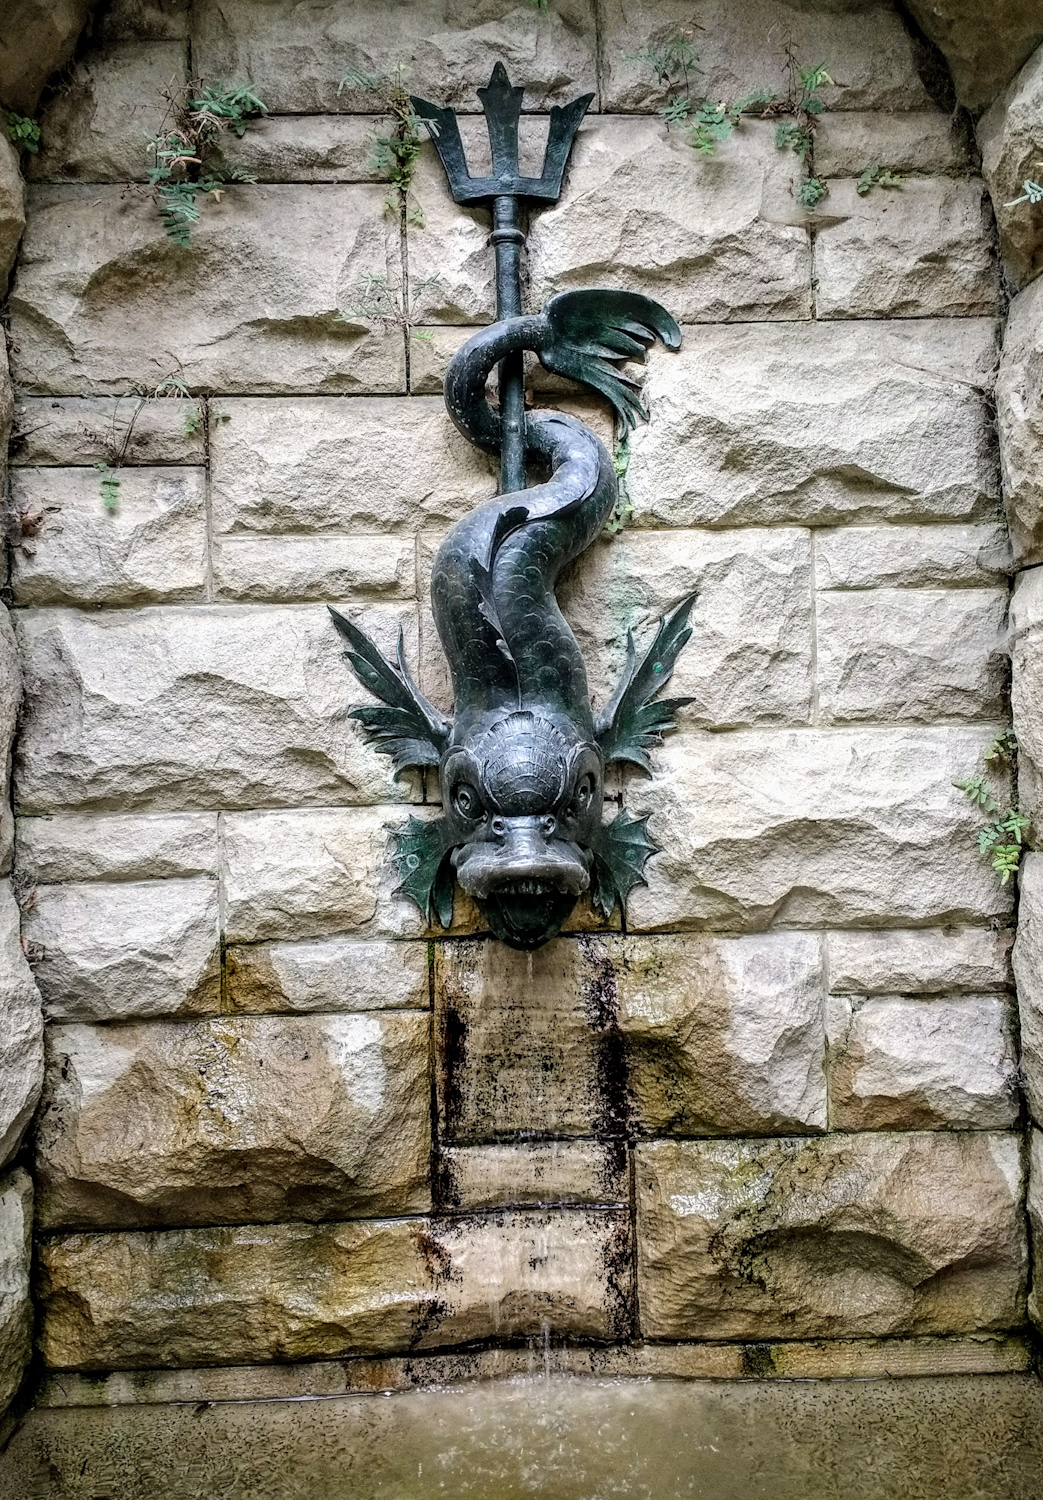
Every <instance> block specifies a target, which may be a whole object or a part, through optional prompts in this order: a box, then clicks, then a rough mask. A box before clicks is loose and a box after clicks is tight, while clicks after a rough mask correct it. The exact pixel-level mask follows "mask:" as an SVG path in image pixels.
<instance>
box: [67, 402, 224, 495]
mask: <svg viewBox="0 0 1043 1500" xmlns="http://www.w3.org/2000/svg"><path fill="white" fill-rule="evenodd" d="M191 394H192V393H191V391H190V390H189V389H188V386H187V385H186V384H185V382H184V381H183V380H182V379H181V378H180V376H178V375H175V374H170V375H165V376H164V377H163V379H162V380H160V381H159V382H158V384H156V385H155V386H153V387H152V388H151V389H149V388H148V387H147V386H140V385H139V386H135V387H134V389H133V390H131V391H129V392H128V393H127V394H126V395H123V396H117V397H116V401H115V403H114V405H113V408H112V415H111V416H110V418H109V425H108V429H107V430H106V431H105V432H104V433H99V432H97V431H96V430H95V429H94V428H91V427H87V426H85V425H83V424H82V423H81V425H80V430H81V432H82V433H83V435H84V436H85V437H86V438H88V439H89V440H90V441H91V442H97V443H99V444H100V446H101V449H102V452H103V453H104V455H105V456H104V458H101V459H99V460H98V461H97V462H96V463H95V465H94V467H95V468H96V469H97V470H98V475H99V483H100V489H101V503H102V505H103V506H104V508H105V510H106V511H107V512H108V514H109V515H116V514H117V512H118V511H119V487H120V470H121V469H122V468H123V466H124V465H125V463H126V461H127V451H128V449H129V448H130V440H131V438H132V437H133V435H134V428H135V427H136V426H137V421H138V418H139V417H140V416H141V413H142V412H143V411H144V409H145V407H146V406H147V405H148V403H149V402H150V401H159V400H162V399H163V398H164V397H166V396H181V397H190V396H191ZM124 401H133V402H134V403H135V404H134V406H133V407H132V408H131V411H130V415H129V417H127V418H126V420H125V425H124V426H123V427H122V428H121V427H120V408H121V407H122V405H123V402H124ZM192 418H193V413H191V412H189V413H187V414H186V416H185V435H186V436H192V432H193V429H191V428H190V427H189V422H190V420H192ZM195 418H196V420H197V421H198V422H201V420H202V419H201V416H200V414H199V412H198V408H197V412H196V413H195Z"/></svg>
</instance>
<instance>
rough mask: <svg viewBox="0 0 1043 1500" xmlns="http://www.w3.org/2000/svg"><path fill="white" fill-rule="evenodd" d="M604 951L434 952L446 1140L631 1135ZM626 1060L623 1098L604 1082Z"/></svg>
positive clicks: (472, 945)
mask: <svg viewBox="0 0 1043 1500" xmlns="http://www.w3.org/2000/svg"><path fill="white" fill-rule="evenodd" d="M602 954H603V950H602V949H601V948H600V946H594V945H593V942H592V943H591V944H590V945H588V944H587V943H581V942H577V941H576V940H574V939H571V938H558V939H556V940H555V941H554V942H552V943H548V944H547V945H546V946H545V947H543V948H540V949H537V951H536V952H534V953H531V954H524V953H517V952H515V951H513V950H512V949H510V948H507V947H505V946H504V944H502V943H497V942H495V941H493V940H492V939H488V938H477V939H465V940H463V941H457V942H452V943H438V944H436V945H435V969H434V986H435V988H434V997H435V1036H436V1051H437V1056H438V1064H437V1094H438V1109H439V1119H440V1124H439V1131H440V1136H441V1138H442V1139H443V1140H445V1141H447V1142H468V1141H495V1140H497V1139H502V1138H504V1137H509V1136H511V1135H518V1134H521V1133H523V1132H526V1131H533V1130H536V1131H540V1132H541V1133H545V1134H549V1135H559V1136H567V1135H591V1134H593V1133H594V1132H595V1131H596V1130H598V1129H599V1128H610V1127H612V1126H615V1128H616V1129H617V1130H618V1129H620V1128H621V1127H622V1124H623V1123H624V1120H625V1113H626V1092H625V1090H626V1084H625V1078H624V1077H623V1075H622V1073H621V1070H620V1064H621V1062H622V1058H621V1041H620V1038H619V1037H618V1035H615V1036H613V1035H612V1034H611V1027H612V1020H613V1018H612V1017H611V1016H607V1017H601V1016H600V1015H599V1014H598V1013H597V1010H598V1000H599V994H600V988H599V987H600V984H601V976H602V968H603V964H604V959H603V956H602ZM613 1053H614V1055H615V1057H614V1060H615V1062H616V1070H615V1071H616V1074H617V1076H616V1077H615V1078H614V1079H612V1080H606V1081H607V1082H609V1083H611V1084H615V1090H614V1092H613V1093H612V1094H611V1095H609V1094H606V1093H605V1092H604V1091H603V1089H602V1087H601V1085H602V1081H603V1078H604V1075H605V1073H606V1070H607V1068H608V1067H609V1066H610V1062H609V1058H610V1055H611V1054H613Z"/></svg>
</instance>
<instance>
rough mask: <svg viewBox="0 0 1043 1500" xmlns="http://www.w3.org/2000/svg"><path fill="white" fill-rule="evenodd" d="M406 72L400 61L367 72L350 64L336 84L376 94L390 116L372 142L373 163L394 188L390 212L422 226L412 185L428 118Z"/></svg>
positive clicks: (377, 101)
mask: <svg viewBox="0 0 1043 1500" xmlns="http://www.w3.org/2000/svg"><path fill="white" fill-rule="evenodd" d="M405 73H406V70H405V68H404V67H403V66H402V65H401V63H400V64H398V66H397V67H395V68H394V69H393V71H392V72H391V73H365V72H363V71H362V69H360V68H349V69H348V70H347V71H346V72H345V74H344V76H343V78H342V79H341V80H340V83H339V84H338V85H337V93H338V94H341V93H343V92H344V90H345V89H351V90H353V91H355V92H358V93H360V94H370V95H373V96H374V102H375V103H379V105H380V107H381V109H382V110H383V111H384V112H385V113H386V114H388V115H390V116H391V129H390V130H389V131H388V132H387V134H386V135H378V136H377V137H376V139H375V140H374V142H373V150H372V154H371V156H370V167H371V168H372V170H373V171H374V172H378V173H379V174H380V176H381V177H382V178H383V180H384V181H385V182H388V183H390V184H391V186H392V188H393V189H394V191H393V193H392V194H390V195H389V196H388V199H387V202H386V204H385V209H386V210H387V212H388V213H391V214H396V215H397V214H400V213H401V214H403V215H404V217H405V218H406V220H407V221H408V222H409V223H410V224H415V225H416V226H417V227H418V228H422V227H423V223H424V215H423V212H422V211H421V209H420V206H419V204H418V203H417V202H416V201H415V200H414V198H413V197H412V187H413V175H414V173H415V172H416V164H417V158H418V157H419V155H420V152H421V150H422V148H423V145H424V142H425V140H426V139H427V136H426V135H425V134H424V132H423V130H422V129H421V126H422V124H424V123H425V122H422V121H421V119H420V117H419V116H418V115H417V113H416V111H415V110H414V109H413V105H412V102H411V101H410V98H409V94H408V92H407V90H406V86H405ZM427 128H428V129H430V126H428V127H427Z"/></svg>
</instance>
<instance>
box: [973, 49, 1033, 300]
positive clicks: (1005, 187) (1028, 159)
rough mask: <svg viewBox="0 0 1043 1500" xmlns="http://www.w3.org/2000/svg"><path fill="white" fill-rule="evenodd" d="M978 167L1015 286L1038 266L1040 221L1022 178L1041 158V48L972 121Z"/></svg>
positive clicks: (1024, 178) (1022, 282) (1029, 172)
mask: <svg viewBox="0 0 1043 1500" xmlns="http://www.w3.org/2000/svg"><path fill="white" fill-rule="evenodd" d="M978 143H979V145H980V146H981V170H982V175H983V177H984V178H985V181H986V182H987V183H988V185H989V192H990V193H991V195H992V206H993V210H994V212H995V214H996V226H997V228H998V230H999V236H1000V252H1001V254H1002V256H1003V262H1004V265H1005V266H1006V269H1007V272H1008V275H1009V276H1010V278H1011V280H1012V282H1013V283H1014V285H1015V286H1023V285H1024V284H1025V283H1026V282H1027V281H1031V280H1032V278H1033V276H1035V275H1036V273H1037V272H1038V271H1039V270H1040V269H1041V267H1043V222H1041V219H1040V215H1039V212H1038V210H1035V209H1034V207H1033V205H1032V204H1030V203H1024V202H1022V203H1015V201H1014V200H1015V199H1017V198H1023V197H1024V188H1023V186H1022V184H1023V183H1024V182H1025V180H1026V178H1030V179H1032V180H1033V181H1038V179H1039V170H1040V161H1041V160H1043V47H1039V48H1037V50H1036V52H1035V53H1034V54H1033V56H1032V57H1031V58H1030V59H1029V61H1028V62H1027V63H1026V64H1025V66H1024V67H1023V68H1022V70H1021V72H1020V73H1019V74H1018V76H1017V78H1015V80H1014V82H1013V83H1012V84H1011V85H1010V87H1009V88H1008V89H1007V90H1006V92H1005V93H1003V94H1001V95H1000V97H999V98H998V99H997V100H996V102H995V103H994V104H993V106H992V108H991V109H990V110H988V111H987V112H986V113H985V114H984V115H983V116H982V117H981V119H980V120H979V121H978Z"/></svg>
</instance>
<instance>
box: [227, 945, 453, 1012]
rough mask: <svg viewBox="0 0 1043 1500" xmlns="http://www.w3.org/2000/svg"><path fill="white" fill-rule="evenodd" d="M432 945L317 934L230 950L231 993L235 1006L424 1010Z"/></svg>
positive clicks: (230, 1000)
mask: <svg viewBox="0 0 1043 1500" xmlns="http://www.w3.org/2000/svg"><path fill="white" fill-rule="evenodd" d="M427 968H428V950H427V944H426V943H392V942H383V941H380V940H372V941H369V942H366V941H359V940H358V939H356V938H325V939H323V938H318V939H314V940H313V941H311V942H303V943H258V944H256V945H255V946H253V947H241V948H229V949H228V950H227V952H226V954H225V994H226V999H227V1001H228V1003H229V1005H230V1006H231V1008H232V1009H233V1010H237V1011H252V1012H255V1013H259V1012H264V1011H356V1010H395V1009H399V1008H411V1009H420V1010H426V1009H427V1008H428V1006H429V1005H430V1003H431V1002H430V995H429V992H428V973H427Z"/></svg>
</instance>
